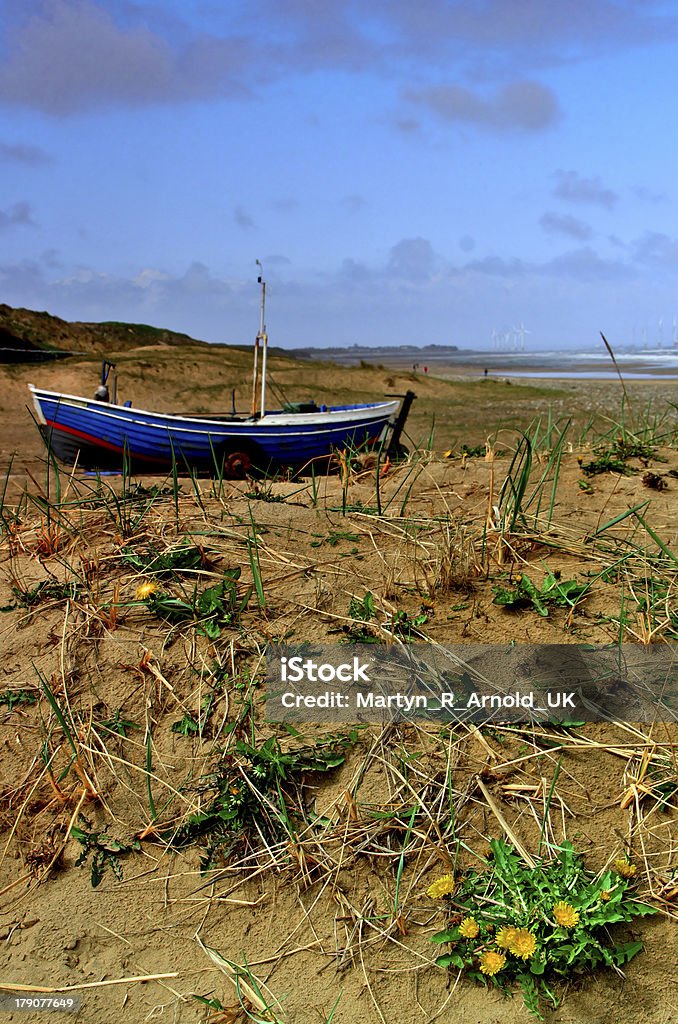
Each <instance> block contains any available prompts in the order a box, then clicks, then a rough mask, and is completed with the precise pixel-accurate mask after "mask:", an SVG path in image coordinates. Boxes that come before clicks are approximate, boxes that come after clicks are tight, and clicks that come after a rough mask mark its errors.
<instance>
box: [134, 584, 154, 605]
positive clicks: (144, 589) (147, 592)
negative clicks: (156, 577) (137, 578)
mask: <svg viewBox="0 0 678 1024" xmlns="http://www.w3.org/2000/svg"><path fill="white" fill-rule="evenodd" d="M157 589H158V584H157V583H153V581H152V580H146V582H145V583H140V584H139V586H138V587H137V589H136V595H135V596H136V599H137V601H145V600H146V598H148V597H150V596H151V594H155V593H156V591H157Z"/></svg>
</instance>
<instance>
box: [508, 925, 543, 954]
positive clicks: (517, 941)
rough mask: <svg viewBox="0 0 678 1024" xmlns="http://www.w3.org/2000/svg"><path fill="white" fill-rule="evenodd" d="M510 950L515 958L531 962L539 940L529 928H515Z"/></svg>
mask: <svg viewBox="0 0 678 1024" xmlns="http://www.w3.org/2000/svg"><path fill="white" fill-rule="evenodd" d="M508 948H509V952H511V953H513V955H514V956H518V957H520V959H521V960H529V959H530V957H531V956H533V955H534V951H535V950H536V948H537V939H536V938H535V936H534V935H533V934H532V932H528V930H527V928H514V929H513V935H512V937H511V941H510V943H509V947H508Z"/></svg>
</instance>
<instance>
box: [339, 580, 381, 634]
mask: <svg viewBox="0 0 678 1024" xmlns="http://www.w3.org/2000/svg"><path fill="white" fill-rule="evenodd" d="M376 616H377V610H376V608H375V605H374V595H373V594H372V593H371V591H369V590H368V591H367V593H366V594H365V596H364V597H363V598H359V597H355V596H354V597H352V598H351V600H350V601H349V605H348V617H349V618H350V619H351V622H350V623H348V624H346V625H344V626H342V632H343V633H344V634H345V636H344V638H343V640H342V641H341V642H342V643H348V644H378V643H380V642H381V641H380V638H379V637H378V636H375V634H374V633H373V631H372V630H371V629H370V628H369V625H368V624H369V623H370V622H372V621H373V619H375V618H376Z"/></svg>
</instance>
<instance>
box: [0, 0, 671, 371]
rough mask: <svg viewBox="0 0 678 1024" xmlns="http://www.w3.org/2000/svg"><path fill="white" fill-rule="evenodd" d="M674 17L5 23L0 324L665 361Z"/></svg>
mask: <svg viewBox="0 0 678 1024" xmlns="http://www.w3.org/2000/svg"><path fill="white" fill-rule="evenodd" d="M677 43H678V0H673V2H666V0H664V2H659V0H370V3H365V2H361V0H323V2H322V3H319V2H317V0H256V2H252V0H250V2H248V3H245V2H241V0H204V2H203V0H139V2H135V0H3V3H2V5H1V6H0V183H1V188H0V302H6V303H8V304H9V305H12V306H24V307H27V308H30V309H38V310H48V311H49V312H51V313H53V314H55V315H57V316H61V317H64V318H66V319H70V320H84V321H99V320H124V321H131V322H141V323H149V324H153V325H155V326H159V327H167V328H171V329H173V330H178V331H184V332H186V333H188V334H190V335H192V336H193V337H196V338H201V339H203V340H206V341H216V342H227V343H232V344H245V343H249V342H250V341H252V340H253V338H254V336H255V334H256V331H257V327H258V304H259V293H258V286H257V273H258V268H257V266H256V263H255V261H256V260H257V259H259V260H261V262H262V264H263V268H264V276H265V278H266V280H267V282H268V292H267V299H268V301H267V317H266V319H267V326H268V333H269V337H270V341H271V344H276V345H281V346H283V347H294V346H299V345H319V346H328V345H354V344H359V345H408V344H415V345H426V344H440V345H458V346H460V347H465V348H476V349H488V350H492V349H493V348H496V347H502V348H507V347H508V348H510V347H515V346H516V345H518V344H519V343H520V342H521V340H522V342H524V344H525V347H526V349H527V350H528V351H530V350H532V351H537V350H546V349H552V348H578V349H596V348H597V347H598V346H600V345H601V341H600V335H599V332H600V331H603V332H604V333H605V335H606V337H607V338H608V340H609V341H610V343H611V344H612V345H613V346H614V347H620V348H621V347H623V346H627V345H632V344H635V345H638V346H642V345H649V346H656V345H659V344H661V345H664V346H665V347H666V346H669V345H672V344H673V343H674V342H675V343H676V344H678V179H677V177H676V169H677V168H678V60H677V59H676V57H677V53H678V51H677Z"/></svg>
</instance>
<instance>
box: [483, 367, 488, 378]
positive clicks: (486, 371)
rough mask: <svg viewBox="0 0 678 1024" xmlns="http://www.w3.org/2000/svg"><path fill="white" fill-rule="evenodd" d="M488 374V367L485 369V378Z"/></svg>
mask: <svg viewBox="0 0 678 1024" xmlns="http://www.w3.org/2000/svg"><path fill="white" fill-rule="evenodd" d="M488 373H489V371H488V369H487V367H485V369H484V370H483V374H484V376H485V377H487V374H488Z"/></svg>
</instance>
